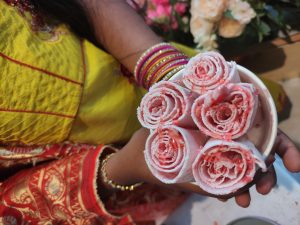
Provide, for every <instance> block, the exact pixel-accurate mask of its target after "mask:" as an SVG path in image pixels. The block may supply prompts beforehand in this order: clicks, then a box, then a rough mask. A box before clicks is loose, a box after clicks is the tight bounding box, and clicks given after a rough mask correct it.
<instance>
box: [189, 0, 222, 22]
mask: <svg viewBox="0 0 300 225" xmlns="http://www.w3.org/2000/svg"><path fill="white" fill-rule="evenodd" d="M226 3H227V0H192V1H191V15H192V17H198V16H200V17H202V18H203V19H206V20H209V21H212V22H217V21H218V20H219V19H221V17H222V15H223V13H224V11H225V9H226V6H227V4H226Z"/></svg>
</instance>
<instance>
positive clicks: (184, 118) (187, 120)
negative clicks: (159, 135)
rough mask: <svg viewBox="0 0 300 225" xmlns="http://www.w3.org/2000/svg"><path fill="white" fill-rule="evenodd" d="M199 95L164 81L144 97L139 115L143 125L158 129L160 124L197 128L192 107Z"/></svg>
mask: <svg viewBox="0 0 300 225" xmlns="http://www.w3.org/2000/svg"><path fill="white" fill-rule="evenodd" d="M197 96H198V95H197V94H195V93H193V92H191V91H190V90H188V89H186V88H184V87H181V86H180V85H178V84H176V83H173V82H170V81H162V82H159V83H157V84H156V85H154V86H153V87H152V88H151V89H150V91H149V92H148V93H147V94H146V95H145V96H144V97H143V99H142V101H141V104H140V107H139V108H138V110H137V115H138V119H139V121H140V123H141V124H142V126H143V127H146V128H149V129H156V128H157V127H158V126H159V125H173V124H174V125H178V126H182V127H186V128H196V125H195V123H194V122H193V119H192V117H191V107H192V104H193V102H194V100H195V99H196V97H197Z"/></svg>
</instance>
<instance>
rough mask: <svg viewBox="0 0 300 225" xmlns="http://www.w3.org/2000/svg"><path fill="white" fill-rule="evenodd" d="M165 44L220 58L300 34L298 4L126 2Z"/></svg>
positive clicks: (260, 0) (261, 0) (262, 0)
mask: <svg viewBox="0 0 300 225" xmlns="http://www.w3.org/2000/svg"><path fill="white" fill-rule="evenodd" d="M128 1H129V2H130V3H131V5H132V6H133V7H134V8H135V9H136V10H137V11H138V12H139V13H140V14H141V15H142V16H143V17H144V19H145V21H146V22H147V24H149V25H150V26H151V27H152V28H153V30H154V31H155V32H156V33H157V34H159V35H161V36H162V37H163V38H165V39H166V40H167V41H175V42H179V43H182V44H184V45H188V46H191V47H193V48H198V49H200V50H204V51H205V50H206V51H207V50H214V49H219V50H220V51H221V52H222V53H223V54H226V53H227V52H229V51H230V52H231V53H232V52H237V53H238V52H240V51H242V50H244V49H245V48H246V47H248V46H250V45H253V44H256V43H260V42H263V41H267V40H271V39H274V38H277V37H279V36H281V37H282V36H284V37H287V38H288V37H289V34H290V32H292V31H299V30H300V22H299V21H300V0H272V1H270V0H128Z"/></svg>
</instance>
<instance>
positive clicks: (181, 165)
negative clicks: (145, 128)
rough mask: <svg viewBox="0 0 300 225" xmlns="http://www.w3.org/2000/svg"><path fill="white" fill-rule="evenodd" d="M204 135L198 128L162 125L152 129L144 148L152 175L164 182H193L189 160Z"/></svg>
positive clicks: (194, 155) (200, 144)
mask: <svg viewBox="0 0 300 225" xmlns="http://www.w3.org/2000/svg"><path fill="white" fill-rule="evenodd" d="M205 141H206V136H205V135H203V134H202V133H201V132H200V131H198V130H187V129H184V128H180V127H176V126H164V127H161V128H158V129H156V130H155V131H153V132H152V133H151V134H150V136H149V137H148V139H147V142H146V147H145V151H144V155H145V159H146V163H147V165H148V167H149V169H150V171H151V172H152V174H153V175H154V176H155V177H156V178H157V179H159V180H160V181H162V182H164V183H181V182H191V181H193V180H194V179H193V174H192V163H193V162H194V160H195V158H196V156H197V154H198V152H199V149H201V148H202V147H203V145H204V143H205Z"/></svg>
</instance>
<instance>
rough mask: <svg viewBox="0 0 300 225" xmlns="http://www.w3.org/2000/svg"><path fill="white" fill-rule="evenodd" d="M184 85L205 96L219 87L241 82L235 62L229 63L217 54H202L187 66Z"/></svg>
mask: <svg viewBox="0 0 300 225" xmlns="http://www.w3.org/2000/svg"><path fill="white" fill-rule="evenodd" d="M182 82H183V84H184V85H185V86H186V87H187V88H188V89H190V90H192V91H194V92H197V93H199V94H204V93H206V92H208V91H210V90H214V89H216V88H217V87H219V86H221V85H224V84H228V83H238V82H240V77H239V74H238V71H237V66H236V63H235V62H227V61H226V60H225V59H224V57H223V56H222V55H221V54H219V53H217V52H206V53H200V54H198V55H196V56H195V57H193V58H191V59H190V61H189V63H188V64H187V65H186V67H185V69H184V72H183V77H182Z"/></svg>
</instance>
